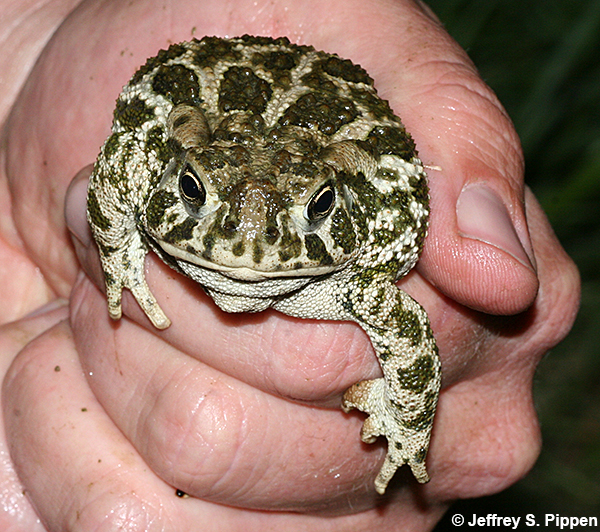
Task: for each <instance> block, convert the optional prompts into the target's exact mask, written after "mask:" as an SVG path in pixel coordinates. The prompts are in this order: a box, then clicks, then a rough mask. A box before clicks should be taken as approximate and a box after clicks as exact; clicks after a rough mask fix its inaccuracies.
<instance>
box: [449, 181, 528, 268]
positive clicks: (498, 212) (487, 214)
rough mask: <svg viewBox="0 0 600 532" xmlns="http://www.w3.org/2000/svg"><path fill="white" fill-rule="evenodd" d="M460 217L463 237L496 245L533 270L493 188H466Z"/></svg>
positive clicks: (458, 214) (457, 212) (506, 211)
mask: <svg viewBox="0 0 600 532" xmlns="http://www.w3.org/2000/svg"><path fill="white" fill-rule="evenodd" d="M456 215H457V219H458V229H459V231H460V233H461V234H462V236H465V237H467V238H472V239H474V240H480V241H481V242H485V243H486V244H490V245H492V246H495V247H497V248H499V249H501V250H502V251H505V252H506V253H508V254H510V255H512V256H513V257H514V258H515V259H516V260H518V261H519V262H520V263H521V264H523V265H524V266H527V267H528V268H532V269H533V267H532V262H531V260H530V259H529V256H528V254H527V252H526V251H525V248H524V246H523V244H522V243H521V241H520V240H519V236H518V235H517V232H516V231H515V227H514V225H513V223H512V220H511V219H510V215H509V213H508V210H507V208H506V206H505V205H504V202H503V201H502V199H501V198H500V196H498V194H496V192H494V191H493V190H492V189H491V188H489V187H488V186H486V185H468V186H466V187H465V188H464V189H463V190H462V192H461V194H460V197H459V198H458V202H457V204H456Z"/></svg>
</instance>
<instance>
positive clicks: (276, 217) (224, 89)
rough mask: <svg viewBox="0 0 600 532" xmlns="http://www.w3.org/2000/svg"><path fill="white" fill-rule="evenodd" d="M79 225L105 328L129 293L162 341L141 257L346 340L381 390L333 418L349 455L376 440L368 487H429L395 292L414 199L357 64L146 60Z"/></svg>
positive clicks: (411, 239) (278, 46) (232, 51)
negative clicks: (326, 327)
mask: <svg viewBox="0 0 600 532" xmlns="http://www.w3.org/2000/svg"><path fill="white" fill-rule="evenodd" d="M87 212H88V220H89V223H90V226H91V229H92V232H93V235H94V238H95V240H96V242H97V244H98V248H99V251H100V258H101V261H102V268H103V270H104V275H105V285H106V295H107V300H108V309H109V313H110V316H111V317H112V318H114V319H119V318H120V316H121V293H122V290H123V289H124V288H128V289H129V290H131V292H132V293H133V295H134V296H135V298H136V300H137V301H138V303H139V304H140V306H141V308H142V309H143V310H144V312H145V313H146V314H147V316H148V318H149V319H150V320H151V322H152V323H153V324H154V326H156V327H157V328H160V329H162V328H165V327H168V326H169V324H170V322H169V319H168V318H167V317H166V316H165V314H164V312H163V311H162V309H161V308H160V306H159V305H158V303H157V301H156V299H155V298H154V296H153V294H152V292H151V291H150V289H149V287H148V285H147V284H146V280H145V273H144V258H145V256H146V254H147V253H148V252H149V250H154V252H156V253H157V254H158V256H159V257H160V258H161V259H162V260H163V261H164V262H165V263H167V264H168V265H169V266H171V267H172V268H174V269H175V270H177V271H178V272H180V273H182V274H184V275H186V276H188V277H190V278H191V279H193V280H195V281H196V282H198V283H199V284H200V285H201V286H202V287H203V288H204V290H205V291H206V292H207V293H208V294H209V295H210V296H211V297H212V298H213V300H214V301H215V303H216V304H217V305H218V306H219V307H220V308H221V309H223V310H225V311H227V312H259V311H262V310H264V309H267V308H269V307H273V308H274V309H277V310H279V311H281V312H283V313H285V314H288V315H290V316H296V317H299V318H312V319H323V320H349V321H354V322H356V323H357V324H358V325H360V326H361V327H362V328H363V329H364V331H365V332H366V333H367V335H368V336H369V338H370V340H371V342H372V344H373V348H374V350H375V352H376V354H377V357H378V359H379V362H380V365H381V368H382V371H383V378H376V379H374V380H368V381H362V382H359V383H357V384H355V385H353V386H352V387H351V388H350V389H349V390H347V391H346V393H345V395H344V397H343V403H342V407H343V409H344V410H345V411H348V410H350V409H352V408H357V409H359V410H362V411H363V412H366V413H367V414H368V415H369V417H368V418H367V419H366V420H365V422H364V425H363V428H362V432H361V437H362V439H363V441H365V442H368V443H371V442H373V441H375V439H376V438H377V437H378V436H385V437H386V438H387V440H388V451H387V456H386V458H385V461H384V463H383V465H382V467H381V470H380V472H379V474H378V475H377V478H376V480H375V487H376V489H377V491H378V492H379V493H384V492H385V490H386V487H387V485H388V482H389V481H390V479H391V477H392V476H393V474H394V473H395V471H396V469H397V468H398V467H400V466H401V465H402V464H408V465H409V466H410V468H411V469H412V472H413V474H414V476H415V477H416V479H417V480H418V481H419V482H427V481H428V480H429V476H428V474H427V470H426V467H425V456H426V454H427V450H428V447H429V439H430V433H431V427H432V423H433V418H434V413H435V409H436V404H437V399H438V393H439V387H440V363H439V358H438V352H437V347H436V343H435V340H434V338H433V334H432V332H431V329H430V325H429V321H428V318H427V315H426V313H425V311H424V310H423V308H422V307H421V306H420V305H419V304H418V303H417V302H416V301H414V300H413V299H412V298H411V297H409V296H408V295H407V294H406V293H405V292H403V291H401V290H400V289H398V288H397V287H396V286H395V284H394V282H395V281H396V280H397V279H399V278H400V277H402V276H404V275H405V274H406V273H407V272H408V271H409V270H410V269H411V268H412V267H413V266H414V265H415V263H416V262H417V260H418V258H419V254H420V252H421V248H422V246H423V241H424V239H425V235H426V232H427V220H428V215H429V198H428V188H427V183H426V176H425V173H424V170H423V165H422V163H421V161H420V160H419V159H418V158H417V154H416V151H415V146H414V143H413V140H412V139H411V137H410V135H409V134H408V133H407V132H406V131H405V128H404V126H403V125H402V122H401V121H400V119H399V118H398V117H397V116H395V115H394V113H393V112H392V110H391V109H390V107H389V104H388V102H387V101H385V100H382V99H381V98H379V97H378V96H377V93H376V91H375V89H374V88H373V80H372V79H371V78H370V77H369V75H368V74H367V73H366V72H365V70H363V69H362V68H361V67H360V66H358V65H355V64H353V63H352V62H350V61H349V60H345V59H341V58H340V57H338V56H336V55H332V54H328V53H325V52H320V51H316V50H315V49H314V48H312V47H310V46H297V45H294V44H290V42H289V40H288V39H286V38H279V39H272V38H268V37H252V36H248V35H245V36H243V37H240V38H233V39H222V38H218V37H205V38H203V39H202V40H195V39H194V40H192V41H191V42H182V43H180V44H174V45H172V46H170V47H169V48H168V50H161V51H160V52H159V53H158V55H157V56H156V57H153V58H151V59H148V61H147V62H146V64H145V65H143V66H142V67H141V68H140V69H139V70H138V71H137V72H136V73H135V74H134V75H133V77H132V78H131V80H130V81H129V83H128V84H127V85H126V86H125V88H124V89H123V91H122V93H121V94H120V96H119V98H118V100H117V104H116V109H115V111H114V120H113V126H112V134H111V135H110V137H109V138H108V139H107V140H106V142H105V144H104V146H103V147H102V150H101V153H100V155H99V156H98V160H97V161H96V164H95V167H94V171H93V173H92V176H91V180H90V184H89V190H88V199H87ZM316 430H318V429H316Z"/></svg>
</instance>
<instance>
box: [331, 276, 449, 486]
mask: <svg viewBox="0 0 600 532" xmlns="http://www.w3.org/2000/svg"><path fill="white" fill-rule="evenodd" d="M359 284H360V286H361V290H360V291H352V290H351V291H350V302H351V304H350V305H349V307H350V308H351V309H352V313H353V315H354V316H355V318H356V321H357V322H358V323H359V324H360V325H361V327H362V328H363V329H364V330H365V331H366V333H367V334H368V335H369V338H370V339H371V342H372V344H373V347H374V349H375V352H376V353H377V357H378V359H379V363H380V365H381V368H382V370H383V375H384V376H383V378H379V379H374V380H369V381H362V382H359V383H357V384H355V385H354V386H352V387H351V388H350V389H348V390H347V391H346V393H345V394H344V398H343V401H342V406H343V408H344V410H345V411H348V410H350V409H352V408H357V409H359V410H361V411H363V412H365V413H367V414H369V417H368V419H367V420H365V422H364V425H363V428H362V431H361V437H362V440H363V441H364V442H366V443H372V442H374V441H375V439H376V438H377V437H378V436H385V437H386V438H387V440H388V451H387V455H386V458H385V462H384V464H383V466H382V467H381V470H380V471H379V474H378V475H377V478H376V480H375V488H376V490H377V491H378V492H379V493H384V492H385V489H386V487H387V485H388V483H389V481H390V479H391V478H392V476H393V475H394V473H395V472H396V470H397V469H398V468H399V467H400V466H402V465H403V464H408V465H409V466H410V468H411V470H412V472H413V474H414V476H415V478H416V479H417V481H419V482H422V483H424V482H427V481H428V480H429V475H428V474H427V470H426V467H425V457H426V455H427V450H428V448H429V439H430V436H431V428H432V424H433V417H434V414H435V408H436V405H437V400H438V395H439V389H440V375H441V371H440V361H439V357H438V350H437V346H436V343H435V340H434V338H433V334H432V332H431V328H430V325H429V319H428V318H427V314H426V313H425V310H424V309H423V308H422V307H421V306H420V305H419V304H418V303H417V302H416V301H415V300H414V299H412V298H411V297H410V296H408V295H407V294H406V293H405V292H403V291H401V290H400V289H398V288H397V287H396V286H395V285H394V284H393V283H391V282H390V281H385V282H384V283H381V281H380V282H375V281H374V280H373V281H372V282H371V283H368V284H366V283H364V282H362V283H357V285H359ZM374 302H376V304H375V303H374Z"/></svg>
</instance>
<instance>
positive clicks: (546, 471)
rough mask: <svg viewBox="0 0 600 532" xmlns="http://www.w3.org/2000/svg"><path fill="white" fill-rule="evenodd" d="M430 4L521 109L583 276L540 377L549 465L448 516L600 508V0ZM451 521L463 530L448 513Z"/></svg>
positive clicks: (507, 101)
mask: <svg viewBox="0 0 600 532" xmlns="http://www.w3.org/2000/svg"><path fill="white" fill-rule="evenodd" d="M427 3H428V4H429V5H430V6H431V8H432V9H433V10H434V11H435V12H436V14H437V15H438V16H439V18H440V19H441V20H442V22H443V23H444V24H445V26H446V28H447V29H448V31H449V32H450V34H451V35H452V36H453V37H454V38H455V39H456V40H457V41H458V42H459V43H460V44H461V45H462V46H463V47H464V48H465V49H466V50H467V51H468V53H469V55H470V56H471V58H472V59H473V61H474V62H475V64H476V65H477V67H478V69H479V71H480V72H481V75H482V77H483V78H484V80H485V81H486V82H487V83H488V84H489V85H490V86H491V87H492V88H493V89H494V90H495V91H496V93H497V94H498V97H499V98H500V100H501V101H502V103H503V104H504V106H505V107H506V109H507V111H508V113H509V115H510V116H511V117H512V119H513V121H514V123H515V126H516V128H517V131H518V133H519V135H520V137H521V141H522V143H523V149H524V152H525V160H526V182H527V184H528V185H529V186H530V187H531V188H532V189H533V191H534V192H535V194H536V196H537V197H538V198H539V199H540V201H541V202H542V205H543V207H544V209H545V211H546V213H547V214H548V217H549V218H550V221H551V223H552V225H553V227H554V230H555V231H556V234H557V235H558V237H559V239H560V240H561V242H562V244H563V246H564V247H565V249H566V250H567V252H568V253H569V255H570V256H571V257H572V258H573V259H574V260H575V262H576V263H577V265H578V267H579V269H580V272H581V275H582V281H583V285H582V289H583V293H582V305H581V311H580V314H579V317H578V319H577V322H576V324H575V327H574V329H573V331H572V333H571V334H570V335H569V337H568V338H567V339H566V340H565V341H564V342H563V343H562V344H560V345H559V346H558V347H556V348H555V349H554V350H552V352H551V353H549V354H548V355H547V357H546V358H545V359H544V360H543V361H542V364H541V365H540V368H539V370H538V373H537V377H536V383H535V398H536V406H537V410H538V413H539V415H540V420H541V423H542V433H543V440H544V445H543V450H542V455H541V456H540V459H539V461H538V463H537V464H536V466H535V468H534V469H533V471H532V472H531V473H530V475H528V476H527V477H526V478H525V479H523V480H522V481H521V482H519V483H518V484H516V485H515V486H513V487H512V488H510V489H508V490H506V491H505V492H504V493H502V494H499V495H496V496H492V497H486V498H483V499H478V500H475V501H464V502H460V503H458V504H457V505H456V506H455V507H454V508H453V509H452V510H451V511H450V513H449V515H451V514H452V513H454V512H456V511H460V512H462V513H464V514H465V516H469V515H471V514H472V513H478V514H483V515H485V514H486V513H488V512H490V513H496V514H499V515H522V516H524V515H525V514H526V513H534V514H536V517H538V519H541V518H542V517H543V514H544V513H559V514H561V515H566V516H568V515H570V516H592V515H595V516H599V517H600V1H599V0H486V1H482V0H428V2H427ZM447 517H448V516H447ZM443 530H456V528H455V527H453V526H452V525H451V524H450V523H449V520H448V519H447V518H446V519H444V521H442V523H440V525H439V526H438V528H436V531H440V532H441V531H443ZM544 530H547V529H546V528H545V529H544Z"/></svg>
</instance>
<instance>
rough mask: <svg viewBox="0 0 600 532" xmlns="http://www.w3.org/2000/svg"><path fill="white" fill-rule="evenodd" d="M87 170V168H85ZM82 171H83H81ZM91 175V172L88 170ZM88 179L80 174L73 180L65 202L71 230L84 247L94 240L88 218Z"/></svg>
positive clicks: (67, 220)
mask: <svg viewBox="0 0 600 532" xmlns="http://www.w3.org/2000/svg"><path fill="white" fill-rule="evenodd" d="M84 170H86V169H84ZM80 173H81V172H80ZM88 175H89V172H88ZM86 198H87V179H80V178H79V174H78V175H77V176H76V177H75V179H73V181H71V184H70V185H69V188H68V189H67V195H66V202H65V219H66V222H67V227H68V228H69V231H70V232H71V234H72V235H73V237H74V238H76V239H77V240H78V241H79V242H80V243H81V244H82V245H83V246H84V247H88V246H89V245H90V243H91V240H92V235H91V232H90V228H89V225H88V223H87V218H86V203H87V199H86Z"/></svg>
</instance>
